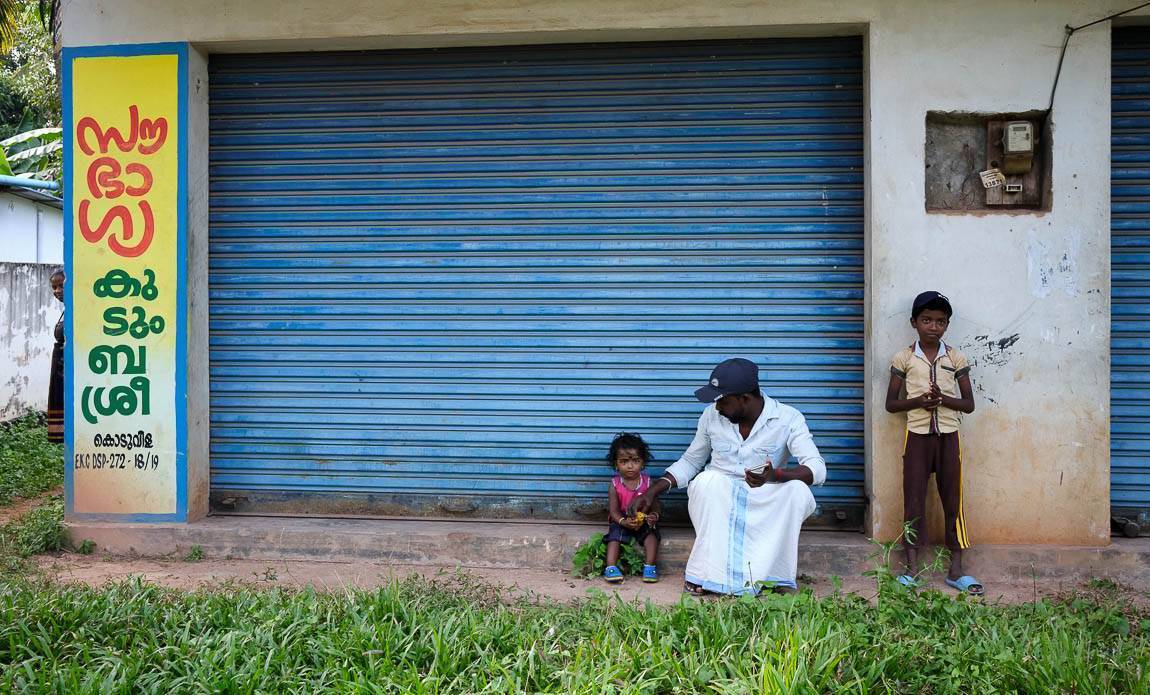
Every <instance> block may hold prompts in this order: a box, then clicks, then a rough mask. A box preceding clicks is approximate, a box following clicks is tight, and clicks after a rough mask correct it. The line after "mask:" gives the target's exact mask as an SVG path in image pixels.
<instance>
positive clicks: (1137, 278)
mask: <svg viewBox="0 0 1150 695" xmlns="http://www.w3.org/2000/svg"><path fill="white" fill-rule="evenodd" d="M1113 47H1114V48H1113V50H1114V56H1113V62H1112V71H1113V73H1112V76H1113V83H1112V85H1113V86H1112V88H1111V89H1112V93H1113V98H1112V101H1111V104H1112V106H1111V110H1112V112H1113V113H1112V131H1111V165H1110V166H1111V169H1110V172H1111V174H1110V177H1111V193H1110V216H1111V223H1110V229H1111V236H1110V239H1111V255H1110V257H1111V284H1110V287H1111V289H1110V300H1111V312H1110V315H1111V321H1110V364H1111V366H1110V504H1111V507H1112V511H1113V513H1114V514H1116V515H1120V516H1133V517H1141V520H1142V523H1143V524H1147V523H1150V30H1147V29H1123V30H1118V31H1115V32H1114V43H1113Z"/></svg>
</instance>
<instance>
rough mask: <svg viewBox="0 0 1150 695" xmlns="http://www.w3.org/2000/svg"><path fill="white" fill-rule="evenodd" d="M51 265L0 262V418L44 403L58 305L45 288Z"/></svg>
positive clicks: (58, 313) (52, 268)
mask: <svg viewBox="0 0 1150 695" xmlns="http://www.w3.org/2000/svg"><path fill="white" fill-rule="evenodd" d="M55 269H56V266H55V265H53V264H47V263H44V264H41V263H0V420H7V419H10V418H13V417H16V416H17V415H20V414H21V413H22V412H24V411H25V410H28V409H34V410H44V409H45V408H47V407H48V374H49V372H50V371H51V362H52V345H53V344H54V342H55V339H54V338H53V336H52V331H53V328H54V327H55V325H56V319H57V318H59V316H60V311H61V310H62V309H63V307H62V306H61V305H60V303H59V302H57V301H56V300H55V299H54V298H53V297H52V295H51V293H50V291H49V288H48V278H49V276H50V275H51V274H52V271H53V270H55Z"/></svg>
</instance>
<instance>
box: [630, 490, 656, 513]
mask: <svg viewBox="0 0 1150 695" xmlns="http://www.w3.org/2000/svg"><path fill="white" fill-rule="evenodd" d="M653 504H655V496H654V495H652V494H651V491H650V490H648V491H647V492H644V493H643V494H641V495H639V496H638V497H636V498H635V499H633V500H631V504H630V505H628V506H627V516H635V512H646V511H647V510H648V509H650V508H651V505H653Z"/></svg>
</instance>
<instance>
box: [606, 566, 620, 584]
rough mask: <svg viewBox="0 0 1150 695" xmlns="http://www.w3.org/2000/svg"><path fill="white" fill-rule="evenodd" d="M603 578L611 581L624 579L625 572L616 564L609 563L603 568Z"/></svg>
mask: <svg viewBox="0 0 1150 695" xmlns="http://www.w3.org/2000/svg"><path fill="white" fill-rule="evenodd" d="M603 578H604V579H606V580H607V581H609V582H621V581H623V573H622V572H620V571H619V568H618V567H616V566H615V565H609V566H608V567H607V569H605V570H603Z"/></svg>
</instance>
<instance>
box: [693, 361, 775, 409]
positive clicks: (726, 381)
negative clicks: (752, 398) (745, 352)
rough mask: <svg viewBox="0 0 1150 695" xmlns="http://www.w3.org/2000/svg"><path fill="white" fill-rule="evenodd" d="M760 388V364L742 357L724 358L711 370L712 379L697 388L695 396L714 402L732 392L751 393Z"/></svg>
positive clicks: (707, 401) (706, 401)
mask: <svg viewBox="0 0 1150 695" xmlns="http://www.w3.org/2000/svg"><path fill="white" fill-rule="evenodd" d="M758 390H759V366H758V365H757V364H755V363H754V362H752V361H750V360H745V359H743V358H742V357H733V358H731V359H729V360H723V361H722V362H720V363H719V364H718V366H716V367H715V368H714V369H712V370H711V381H710V383H708V384H707V385H706V386H704V387H702V388H700V389H696V390H695V398H698V399H699V400H700V401H702V402H704V403H714V402H715V401H717V400H719V399H720V398H722V397H723V396H729V395H730V394H732V393H750V392H751V391H758Z"/></svg>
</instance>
